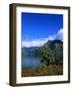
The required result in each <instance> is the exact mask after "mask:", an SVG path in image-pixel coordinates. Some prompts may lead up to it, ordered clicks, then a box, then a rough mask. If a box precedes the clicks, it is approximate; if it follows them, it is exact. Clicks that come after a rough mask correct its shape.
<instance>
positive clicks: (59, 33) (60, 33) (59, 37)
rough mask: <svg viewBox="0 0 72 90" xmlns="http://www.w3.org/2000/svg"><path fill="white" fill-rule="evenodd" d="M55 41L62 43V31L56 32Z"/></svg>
mask: <svg viewBox="0 0 72 90" xmlns="http://www.w3.org/2000/svg"><path fill="white" fill-rule="evenodd" d="M56 39H59V40H62V41H63V29H60V30H59V31H58V32H57V35H56Z"/></svg>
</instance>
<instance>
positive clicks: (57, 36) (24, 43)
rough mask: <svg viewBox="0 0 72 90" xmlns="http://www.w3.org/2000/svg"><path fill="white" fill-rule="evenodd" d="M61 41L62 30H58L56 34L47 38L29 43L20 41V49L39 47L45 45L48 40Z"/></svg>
mask: <svg viewBox="0 0 72 90" xmlns="http://www.w3.org/2000/svg"><path fill="white" fill-rule="evenodd" d="M55 39H58V40H62V41H63V29H60V30H59V31H58V32H57V34H54V35H50V36H49V37H47V38H42V39H35V40H31V41H22V47H40V46H42V45H43V44H45V43H46V42H47V41H48V40H55Z"/></svg>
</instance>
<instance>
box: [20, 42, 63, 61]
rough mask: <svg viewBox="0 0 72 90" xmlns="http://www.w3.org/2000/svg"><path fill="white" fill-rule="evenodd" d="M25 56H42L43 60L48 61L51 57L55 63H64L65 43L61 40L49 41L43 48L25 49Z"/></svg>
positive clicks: (23, 50) (23, 49)
mask: <svg viewBox="0 0 72 90" xmlns="http://www.w3.org/2000/svg"><path fill="white" fill-rule="evenodd" d="M22 54H23V55H30V56H42V58H43V59H48V60H49V56H50V58H51V59H52V60H53V62H55V63H56V62H57V63H58V62H59V63H63V42H62V41H61V40H49V41H48V42H46V43H45V44H44V45H43V46H41V47H29V48H26V47H23V48H22Z"/></svg>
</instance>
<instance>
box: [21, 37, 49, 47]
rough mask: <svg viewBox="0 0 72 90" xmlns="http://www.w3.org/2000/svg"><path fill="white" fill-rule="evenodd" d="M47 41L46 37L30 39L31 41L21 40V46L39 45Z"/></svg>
mask: <svg viewBox="0 0 72 90" xmlns="http://www.w3.org/2000/svg"><path fill="white" fill-rule="evenodd" d="M47 41H48V38H44V39H38V40H32V41H22V47H40V46H42V45H43V44H44V43H46V42H47Z"/></svg>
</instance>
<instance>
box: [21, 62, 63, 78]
mask: <svg viewBox="0 0 72 90" xmlns="http://www.w3.org/2000/svg"><path fill="white" fill-rule="evenodd" d="M51 75H63V65H60V64H59V65H49V66H45V65H44V66H42V67H40V68H22V77H29V76H51Z"/></svg>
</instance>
